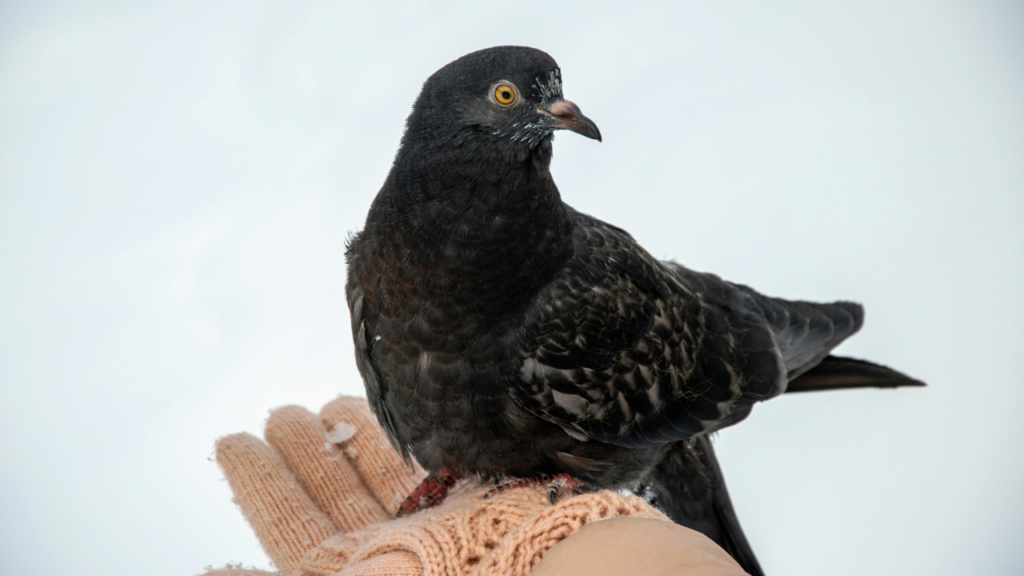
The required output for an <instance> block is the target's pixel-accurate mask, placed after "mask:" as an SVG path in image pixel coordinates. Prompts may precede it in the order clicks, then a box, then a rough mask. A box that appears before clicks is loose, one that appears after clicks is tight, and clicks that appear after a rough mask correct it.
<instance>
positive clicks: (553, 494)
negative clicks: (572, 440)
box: [484, 472, 583, 504]
mask: <svg viewBox="0 0 1024 576" xmlns="http://www.w3.org/2000/svg"><path fill="white" fill-rule="evenodd" d="M540 485H546V486H547V489H548V500H549V501H550V502H551V503H552V504H556V503H557V502H558V497H559V496H560V495H561V494H562V493H563V492H572V493H574V494H580V493H581V492H582V490H580V487H581V486H583V481H582V480H580V479H579V478H576V477H574V476H570V475H569V474H566V473H564V472H563V473H561V474H555V475H544V476H535V477H532V478H507V479H505V480H502V481H500V482H499V483H498V485H497V486H495V487H494V488H491V489H490V490H488V491H487V493H486V494H484V498H485V499H487V498H491V497H494V496H497V495H498V494H501V493H502V492H504V491H505V490H510V489H512V488H523V487H525V486H540Z"/></svg>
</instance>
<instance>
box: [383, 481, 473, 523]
mask: <svg viewBox="0 0 1024 576" xmlns="http://www.w3.org/2000/svg"><path fill="white" fill-rule="evenodd" d="M460 479H461V476H459V475H458V474H453V473H451V472H448V471H447V470H441V471H440V472H438V473H437V475H431V476H427V477H426V478H424V479H423V482H420V485H419V486H417V487H416V489H415V490H413V491H412V494H409V496H408V497H407V498H406V499H405V500H404V501H403V502H402V505H401V506H400V507H399V508H398V514H396V515H395V517H396V518H401V517H402V516H408V515H409V514H414V513H416V512H419V511H421V510H426V509H427V508H433V507H434V506H437V505H438V504H440V503H441V502H444V499H445V497H447V496H448V489H449V488H451V487H452V486H454V485H455V483H456V482H458V481H459V480H460Z"/></svg>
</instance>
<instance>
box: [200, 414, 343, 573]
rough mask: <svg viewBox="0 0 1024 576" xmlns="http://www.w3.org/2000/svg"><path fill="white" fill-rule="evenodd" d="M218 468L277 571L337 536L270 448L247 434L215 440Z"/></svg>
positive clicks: (290, 566)
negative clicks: (222, 472)
mask: <svg viewBox="0 0 1024 576" xmlns="http://www.w3.org/2000/svg"><path fill="white" fill-rule="evenodd" d="M216 455H217V464H219V465H220V467H221V470H223V471H224V476H225V477H226V478H227V480H228V485H230V486H231V491H232V492H233V493H234V494H235V503H236V504H238V507H239V508H241V510H242V514H243V515H244V516H245V519H246V520H248V522H249V525H250V526H252V529H253V532H255V533H256V538H258V539H259V541H260V544H262V545H263V549H264V550H266V552H267V555H268V556H270V561H271V562H273V563H274V566H276V567H277V568H278V569H280V570H283V571H285V572H289V573H290V572H292V571H293V570H295V568H296V567H298V565H299V560H301V559H302V556H303V555H304V554H305V553H306V552H308V551H309V550H310V549H312V548H313V547H314V546H316V545H317V544H319V543H320V542H323V541H324V540H326V539H327V538H329V537H331V536H332V535H334V534H336V533H337V532H338V528H337V526H335V525H334V522H332V521H331V519H330V518H328V517H327V515H326V514H324V513H323V512H322V511H321V510H320V509H319V508H318V507H317V505H316V504H315V503H314V502H313V500H312V499H310V497H309V494H306V492H305V491H304V490H303V489H302V488H301V487H300V486H299V482H298V479H296V478H295V476H294V475H293V474H292V472H291V471H290V470H289V469H288V466H287V465H286V464H285V463H284V461H283V460H281V457H280V456H278V454H277V453H276V452H274V450H273V449H271V448H270V446H267V445H266V444H265V443H264V442H263V441H262V440H260V439H258V438H256V437H255V436H252V435H250V434H244V433H243V434H232V435H231V436H225V437H224V438H221V439H220V440H218V441H217V450H216Z"/></svg>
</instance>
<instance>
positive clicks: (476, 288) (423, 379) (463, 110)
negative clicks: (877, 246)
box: [346, 46, 920, 562]
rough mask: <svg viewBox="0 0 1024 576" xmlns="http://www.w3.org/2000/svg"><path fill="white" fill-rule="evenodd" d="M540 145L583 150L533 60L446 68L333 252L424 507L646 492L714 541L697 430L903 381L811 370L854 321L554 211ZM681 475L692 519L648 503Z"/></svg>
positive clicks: (837, 368)
mask: <svg viewBox="0 0 1024 576" xmlns="http://www.w3.org/2000/svg"><path fill="white" fill-rule="evenodd" d="M558 130H567V131H571V132H575V133H577V134H580V135H582V136H585V137H588V138H592V139H594V140H597V141H600V140H601V133H600V131H599V130H598V128H597V125H596V124H595V123H594V122H593V121H592V120H590V119H589V118H588V117H587V116H585V115H584V114H583V113H582V111H581V110H580V108H579V106H577V105H576V104H575V103H573V102H571V101H569V100H567V99H565V97H564V96H563V92H562V74H561V70H560V68H559V67H558V65H557V64H556V62H555V60H554V59H553V58H552V57H551V56H549V55H548V54H546V53H545V52H542V51H540V50H537V49H533V48H527V47H516V46H502V47H495V48H488V49H485V50H480V51H477V52H473V53H471V54H468V55H466V56H463V57H461V58H459V59H457V60H455V61H453V62H451V63H449V64H447V65H446V66H444V67H443V68H441V69H440V70H438V71H437V72H435V73H434V74H433V75H431V76H430V77H429V78H428V79H427V80H426V82H425V83H424V85H423V88H422V90H421V92H420V94H419V96H418V97H417V99H416V101H415V103H414V105H413V108H412V112H411V113H410V115H409V117H408V120H407V121H406V127H405V132H404V134H403V136H402V140H401V144H400V146H399V149H398V153H397V154H396V156H395V159H394V163H393V165H392V167H391V170H390V172H389V174H388V176H387V179H386V180H385V182H384V185H383V187H382V188H381V189H380V191H379V193H378V194H377V196H376V198H375V199H374V200H373V203H372V204H371V206H370V209H369V213H368V215H367V218H366V223H365V226H364V228H363V230H362V231H360V232H358V233H356V234H354V235H353V236H352V237H351V238H350V240H349V242H348V246H347V250H346V260H347V265H348V277H347V282H346V296H347V301H348V305H349V309H350V312H351V318H352V333H353V339H354V343H355V355H356V364H357V367H358V369H359V371H360V374H361V375H362V378H363V380H364V383H365V386H366V392H367V397H368V400H369V403H370V406H371V407H372V409H373V412H374V413H375V414H376V416H377V418H378V420H379V422H380V424H381V426H382V427H383V428H384V430H385V432H386V433H387V436H388V438H389V439H390V440H391V442H392V444H393V445H394V447H395V449H396V450H397V451H398V452H399V453H400V454H401V455H402V456H403V458H405V459H406V460H410V459H411V458H415V460H416V461H418V462H419V463H420V464H421V465H422V466H423V467H424V469H426V470H427V471H428V472H429V473H430V475H431V476H430V477H428V481H429V480H431V479H433V481H434V483H435V484H439V485H440V486H441V488H442V491H443V488H444V486H447V485H450V484H451V483H452V481H453V479H454V478H459V477H469V476H475V477H479V478H490V479H495V481H496V482H498V483H501V482H503V481H506V480H508V479H523V478H535V479H548V478H554V477H569V478H572V479H574V480H575V481H576V482H579V483H582V484H581V486H582V488H579V489H604V488H608V489H639V488H644V487H646V488H645V489H647V490H648V492H650V493H651V494H653V495H654V496H652V498H654V499H656V500H657V499H660V500H661V501H662V502H664V503H665V505H666V506H667V507H670V508H673V509H674V510H675V514H674V515H673V514H670V516H672V517H673V518H674V519H677V521H679V520H680V519H682V520H683V521H689V522H691V523H692V524H701V525H703V526H704V527H705V529H707V530H711V529H712V528H714V529H716V530H720V531H724V533H727V534H729V533H731V532H736V531H738V524H736V526H735V528H732V527H731V524H730V522H725V523H722V522H718V523H717V524H715V525H714V526H711V524H709V523H708V522H703V521H702V520H701V515H706V514H708V513H709V512H707V511H708V510H710V511H711V512H710V513H711V514H717V513H718V512H719V511H721V509H722V508H723V506H725V505H727V504H728V496H727V494H726V495H725V498H724V500H723V499H722V497H721V494H720V493H724V484H722V483H721V482H718V479H720V473H717V472H716V471H717V470H718V468H717V464H716V463H715V461H714V455H713V452H712V451H711V449H710V443H709V442H708V441H707V438H708V436H709V435H710V434H712V433H714V432H716V431H718V430H721V429H723V428H725V427H728V426H732V425H734V424H736V423H738V422H740V421H741V420H743V419H744V418H746V417H747V415H749V414H750V411H751V409H752V407H753V405H754V404H756V403H757V402H761V401H764V400H768V399H770V398H773V397H775V396H778V395H780V394H782V393H784V392H786V391H787V389H789V388H790V387H794V389H806V390H824V389H832V388H851V387H862V386H881V387H888V386H901V385H920V382H918V381H916V380H913V379H912V378H909V377H907V376H905V375H903V374H901V373H899V372H896V371H895V370H891V369H889V368H886V367H884V366H881V365H878V364H873V363H870V362H866V361H862V360H853V359H845V358H840V357H837V356H833V355H830V352H831V350H832V349H834V348H835V347H836V346H838V345H839V344H840V343H841V342H842V341H843V340H845V339H846V338H848V337H849V336H851V335H852V334H854V333H855V332H857V331H858V330H859V329H860V327H861V325H862V323H863V319H864V312H863V308H862V307H861V306H860V305H859V304H855V303H852V302H833V303H812V302H802V301H793V300H783V299H779V298H772V297H768V296H765V295H762V294H760V293H758V292H757V291H755V290H754V289H752V288H749V287H747V286H744V285H741V284H736V283H731V282H728V281H725V280H723V279H721V278H719V277H718V276H715V275H713V274H708V273H700V272H695V271H692V270H689V269H687V268H685V267H684V266H682V265H680V264H678V263H676V262H674V261H660V260H658V259H656V258H654V257H653V256H651V255H650V254H649V253H648V252H647V251H646V250H644V249H643V248H642V247H641V246H640V245H639V244H638V243H637V242H636V240H634V239H633V237H632V236H630V234H629V233H628V232H626V231H625V230H623V229H621V228H618V227H616V226H614V225H612V224H608V223H606V222H603V221H601V220H599V219H597V218H594V217H592V216H589V215H587V214H584V213H581V212H578V211H576V210H575V209H573V208H572V207H570V206H568V205H566V204H565V203H564V202H563V201H562V198H561V196H560V194H559V191H558V188H557V186H556V185H555V182H554V180H553V179H552V175H551V173H550V170H549V166H550V162H551V156H552V143H553V134H554V132H555V131H558ZM634 193H635V192H634ZM716 473H717V474H718V475H717V476H716V475H715V474H716ZM685 475H689V476H690V477H691V480H692V479H696V480H697V481H699V482H698V484H700V483H703V485H704V486H705V487H706V489H705V490H703V491H702V494H703V495H702V496H700V498H702V499H703V500H701V502H703V503H705V504H707V506H705V507H704V509H703V511H700V510H696V511H695V510H688V509H687V506H688V505H689V504H693V502H694V500H693V499H692V498H691V499H687V498H688V497H687V496H686V494H683V493H681V492H679V491H678V490H676V491H675V492H673V489H672V488H671V487H668V488H666V487H667V486H669V485H672V484H673V483H674V482H675V481H676V480H678V481H679V482H682V483H683V484H686V482H685V481H684V480H685V478H683V476H685ZM426 484H427V481H425V485H426ZM691 484H692V482H691ZM719 484H721V489H719V488H718V485H719ZM424 490H427V488H425V489H424ZM421 495H422V494H421ZM716 498H717V500H716ZM680 502H683V504H680ZM691 508H692V506H691ZM728 508H729V512H730V513H731V505H728ZM733 519H734V515H733ZM730 531H731V532H730ZM739 538H742V532H739ZM744 544H745V540H744ZM755 562H756V561H755Z"/></svg>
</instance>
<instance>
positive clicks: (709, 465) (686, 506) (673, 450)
mask: <svg viewBox="0 0 1024 576" xmlns="http://www.w3.org/2000/svg"><path fill="white" fill-rule="evenodd" d="M643 491H644V493H645V495H646V496H647V498H648V499H649V500H650V501H651V503H653V504H654V505H655V506H657V507H658V508H660V509H661V510H662V511H664V512H665V514H667V515H668V517H669V518H671V519H672V521H673V522H675V523H677V524H681V525H683V526H686V527H688V528H692V529H694V530H697V531H698V532H701V533H702V534H704V535H705V536H707V537H708V538H710V539H711V540H713V541H714V542H715V543H716V544H718V545H719V546H721V547H722V548H723V549H724V550H725V551H726V552H728V553H729V555H730V556H732V557H733V559H735V560H736V562H737V563H738V564H739V565H740V567H742V568H743V570H744V571H746V572H747V574H750V575H751V576H764V572H763V571H762V570H761V565H760V564H758V562H757V557H756V556H755V555H754V551H753V549H752V548H751V547H750V543H748V542H747V537H746V536H745V535H744V534H743V529H742V528H741V527H740V521H739V519H738V518H737V517H736V511H735V510H733V507H732V501H731V500H730V499H729V491H728V490H726V489H725V477H724V476H722V469H721V468H719V466H718V460H717V459H716V458H715V451H714V448H713V447H712V446H711V439H710V438H708V437H707V436H697V437H695V438H691V439H690V440H683V441H681V442H676V443H674V444H672V446H671V447H670V448H669V450H668V452H667V453H666V454H665V456H664V457H663V458H662V459H661V461H660V462H658V464H657V465H656V466H655V467H654V469H653V470H651V472H650V473H649V474H648V476H647V478H645V479H644V485H643Z"/></svg>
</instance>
